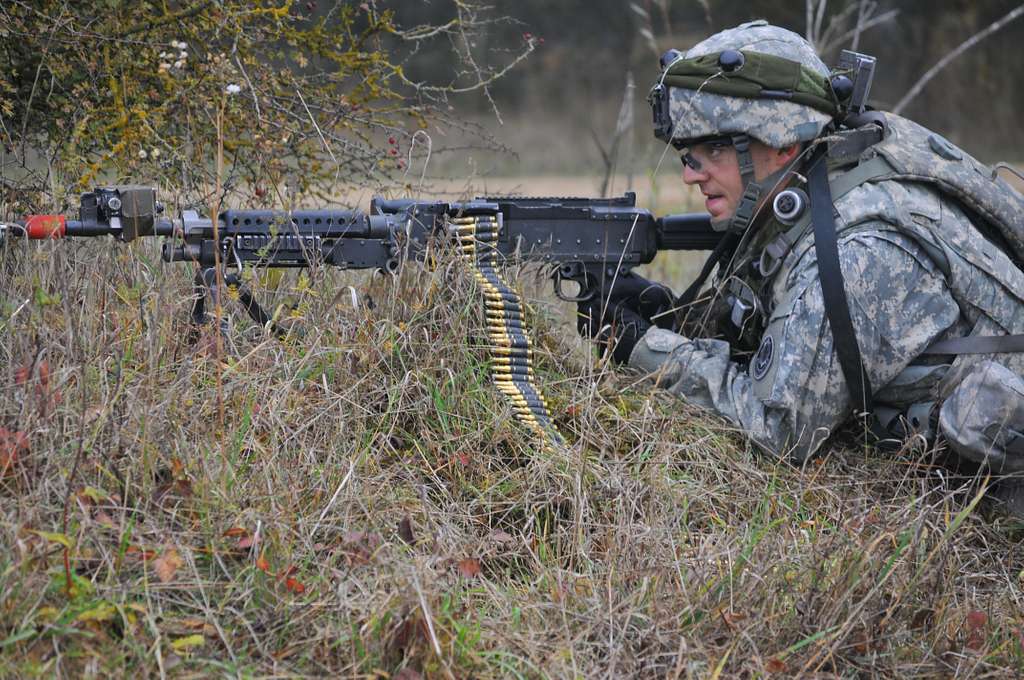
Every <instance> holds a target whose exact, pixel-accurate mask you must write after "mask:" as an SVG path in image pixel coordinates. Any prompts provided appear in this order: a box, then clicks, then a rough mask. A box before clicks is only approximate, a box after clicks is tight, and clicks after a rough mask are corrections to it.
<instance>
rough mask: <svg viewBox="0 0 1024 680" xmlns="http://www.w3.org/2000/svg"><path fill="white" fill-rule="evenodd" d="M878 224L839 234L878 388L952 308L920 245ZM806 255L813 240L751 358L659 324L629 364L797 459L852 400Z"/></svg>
mask: <svg viewBox="0 0 1024 680" xmlns="http://www.w3.org/2000/svg"><path fill="white" fill-rule="evenodd" d="M886 226H887V225H884V224H880V225H878V227H879V228H878V229H861V230H859V231H858V232H857V233H854V234H850V235H848V236H845V237H844V238H841V239H840V242H839V256H840V262H841V266H842V270H843V274H844V277H845V279H846V290H847V296H848V298H849V301H850V308H851V314H852V316H853V323H854V327H855V329H856V332H857V340H858V342H859V343H860V349H861V354H862V356H863V359H864V362H865V364H866V369H867V372H868V375H869V377H870V379H871V384H872V385H873V386H874V387H875V389H876V390H877V389H878V388H880V387H882V386H884V385H886V384H887V383H888V382H889V381H890V380H892V379H893V378H894V377H895V376H896V375H897V374H898V373H899V372H900V371H901V370H903V369H904V368H905V367H906V366H907V365H908V364H909V363H910V361H911V360H913V359H914V358H915V357H916V356H917V355H918V354H919V353H920V352H921V350H923V349H924V348H925V347H927V346H928V345H929V344H930V343H931V342H932V341H933V340H934V339H935V338H936V337H938V336H939V335H941V334H942V333H943V331H944V330H946V329H947V328H948V327H950V326H951V325H953V324H954V323H955V322H956V320H957V318H958V316H959V313H960V311H959V307H958V306H957V304H956V302H955V301H954V300H953V297H952V295H951V294H950V292H949V289H948V288H947V286H946V282H945V280H944V278H943V276H942V274H941V272H939V271H938V269H937V268H936V267H935V265H934V264H933V262H932V261H931V260H930V259H929V258H928V256H927V255H926V254H925V252H924V251H923V250H922V249H921V248H920V247H919V246H917V245H916V244H915V243H914V242H913V241H911V240H909V239H907V238H906V237H904V236H902V235H900V234H898V233H895V232H893V231H889V230H886V229H885V227H886ZM813 256H814V251H813V249H812V250H811V251H810V252H809V253H807V255H806V256H805V257H806V259H807V262H806V263H805V264H802V265H800V266H799V267H798V268H797V269H796V270H795V271H794V272H793V273H792V274H791V275H790V276H789V278H788V281H787V284H786V288H785V290H784V291H783V292H782V294H781V295H780V296H779V301H778V304H777V306H776V307H775V308H774V310H773V312H772V314H771V316H770V319H769V321H768V327H767V329H766V331H765V333H764V335H763V336H762V340H761V345H760V348H759V349H758V351H757V353H756V355H755V356H754V358H753V359H752V360H751V361H750V363H749V365H748V364H739V363H736V362H734V361H731V360H730V357H729V346H728V344H727V343H725V342H723V341H721V340H706V339H692V340H691V339H687V338H684V337H682V336H680V335H676V334H675V333H671V332H669V331H665V330H661V329H657V328H655V329H651V331H649V332H648V333H647V334H646V335H645V336H644V337H643V338H642V339H641V341H640V342H639V343H638V344H637V346H636V348H635V349H634V351H633V354H632V356H631V357H630V365H631V366H634V367H636V368H639V369H641V370H645V371H647V372H650V373H653V374H655V378H656V380H657V382H658V384H659V385H660V386H663V387H665V388H666V389H668V390H669V391H671V392H673V393H675V394H677V395H679V396H680V397H683V398H684V399H685V400H687V401H688V402H691V403H694V404H697V405H699V406H702V407H705V408H707V409H710V410H712V411H715V412H717V413H718V414H720V415H721V416H723V417H725V418H726V419H727V420H729V421H731V422H733V423H735V424H736V425H738V426H739V427H741V428H742V429H743V430H745V431H746V432H747V434H748V436H750V437H751V438H752V439H753V440H754V441H755V442H756V443H757V444H758V445H759V446H761V447H762V448H764V449H767V450H768V451H770V452H772V453H775V454H777V455H780V456H782V455H786V456H789V457H791V458H793V459H795V460H796V461H802V460H804V459H805V458H807V457H808V456H810V455H811V454H812V453H814V451H815V450H816V449H817V448H818V447H819V446H820V445H821V443H822V442H823V441H824V440H825V439H826V438H827V437H828V436H829V435H830V434H831V433H832V432H833V431H834V430H835V429H836V428H837V427H838V426H839V425H841V424H842V423H843V422H844V421H845V420H846V419H847V418H848V417H849V416H850V415H851V414H852V413H853V408H854V407H853V400H852V399H851V397H850V394H849V392H848V389H847V385H846V380H845V379H844V378H843V374H842V369H841V368H840V365H839V360H838V357H837V355H836V352H835V349H834V345H833V340H832V333H831V330H830V328H829V325H828V321H827V318H826V316H825V308H824V302H823V300H822V292H821V286H820V284H819V282H818V278H817V276H818V272H817V263H816V261H815V260H814V257H813Z"/></svg>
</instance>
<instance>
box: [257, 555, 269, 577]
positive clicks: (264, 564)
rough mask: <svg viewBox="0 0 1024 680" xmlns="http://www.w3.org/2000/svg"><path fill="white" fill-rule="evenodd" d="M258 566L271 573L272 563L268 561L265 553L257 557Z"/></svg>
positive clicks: (261, 569)
mask: <svg viewBox="0 0 1024 680" xmlns="http://www.w3.org/2000/svg"><path fill="white" fill-rule="evenodd" d="M256 568H257V569H259V570H260V571H262V572H264V573H266V574H269V573H270V563H268V562H267V558H266V557H264V556H263V555H260V556H259V557H257V558H256Z"/></svg>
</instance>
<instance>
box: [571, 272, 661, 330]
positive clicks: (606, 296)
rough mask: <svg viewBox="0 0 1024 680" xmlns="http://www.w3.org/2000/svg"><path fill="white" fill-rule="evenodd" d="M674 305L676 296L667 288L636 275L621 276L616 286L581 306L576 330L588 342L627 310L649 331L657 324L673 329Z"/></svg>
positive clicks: (615, 282)
mask: <svg viewBox="0 0 1024 680" xmlns="http://www.w3.org/2000/svg"><path fill="white" fill-rule="evenodd" d="M674 303H675V296H674V295H673V294H672V291H671V289H669V288H668V287H667V286H663V285H661V284H660V283H652V282H650V281H648V280H647V279H645V278H643V277H642V276H638V275H636V274H633V273H628V274H620V275H619V276H617V277H615V280H614V282H613V281H608V282H607V283H606V285H605V286H604V287H602V288H601V290H600V291H599V292H598V294H597V295H595V296H594V297H592V298H590V299H589V300H584V301H583V302H579V303H577V307H576V311H577V319H576V329H577V330H578V331H579V333H580V335H582V336H583V337H585V338H595V337H598V335H599V334H600V333H601V329H602V328H603V327H604V326H605V325H607V323H609V322H610V321H611V320H612V319H614V318H615V317H616V315H619V314H621V313H622V312H623V311H624V310H628V311H630V312H632V313H633V315H634V316H637V317H639V318H640V319H641V320H642V321H644V322H646V323H647V326H648V327H650V326H651V325H652V324H653V325H657V326H660V327H662V328H672V324H673V322H674V321H675V319H674V315H673V314H671V312H670V310H671V309H672V306H673V304H674ZM641 335H642V334H641ZM638 337H639V336H638Z"/></svg>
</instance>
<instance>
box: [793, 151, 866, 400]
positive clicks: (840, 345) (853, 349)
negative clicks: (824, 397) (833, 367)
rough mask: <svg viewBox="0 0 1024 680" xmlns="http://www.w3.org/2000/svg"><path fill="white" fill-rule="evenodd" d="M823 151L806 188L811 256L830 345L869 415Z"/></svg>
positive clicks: (814, 161)
mask: <svg viewBox="0 0 1024 680" xmlns="http://www.w3.org/2000/svg"><path fill="white" fill-rule="evenodd" d="M826 161H827V156H826V153H825V150H824V148H823V146H822V147H819V149H818V151H817V152H815V155H814V158H813V159H812V160H811V167H810V169H809V170H808V175H807V188H808V189H809V190H810V194H811V221H812V222H813V224H814V252H815V254H816V255H817V258H818V279H819V280H820V281H821V292H822V296H823V298H824V300H825V315H826V317H827V318H828V323H829V326H830V327H831V329H832V342H833V344H834V345H835V348H836V354H837V355H838V357H839V366H840V368H842V370H843V377H844V378H846V384H847V386H848V387H849V389H850V396H852V397H853V403H854V405H855V406H859V407H860V408H861V409H862V410H863V412H865V413H869V412H871V410H872V408H873V403H872V394H871V380H870V379H869V378H868V374H867V371H865V370H864V362H863V360H862V359H861V354H860V346H859V345H858V344H857V336H856V334H855V333H854V329H853V320H852V318H851V317H850V305H849V302H848V300H847V298H846V287H845V284H844V282H843V271H842V269H840V267H839V243H838V241H837V237H836V223H835V219H834V217H833V210H835V208H834V207H833V205H832V191H831V189H829V186H828V166H827V162H826Z"/></svg>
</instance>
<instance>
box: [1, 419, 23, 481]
mask: <svg viewBox="0 0 1024 680" xmlns="http://www.w3.org/2000/svg"><path fill="white" fill-rule="evenodd" d="M28 450H29V445H28V435H27V434H25V433H24V432H21V431H15V430H8V429H6V428H3V427H0V479H3V478H4V477H7V476H8V475H11V474H13V473H14V469H15V466H17V464H18V463H19V461H20V460H21V456H22V455H24V454H26V453H28Z"/></svg>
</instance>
